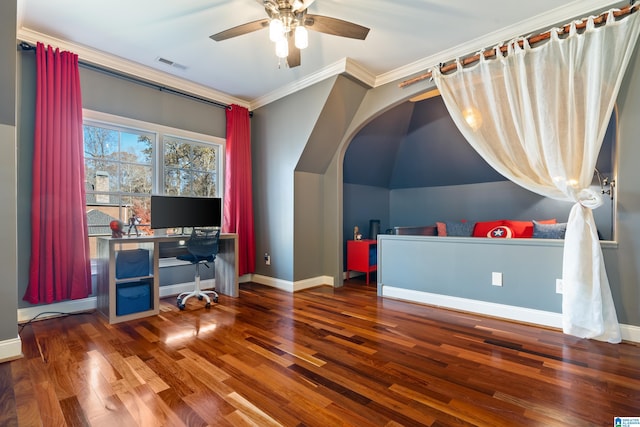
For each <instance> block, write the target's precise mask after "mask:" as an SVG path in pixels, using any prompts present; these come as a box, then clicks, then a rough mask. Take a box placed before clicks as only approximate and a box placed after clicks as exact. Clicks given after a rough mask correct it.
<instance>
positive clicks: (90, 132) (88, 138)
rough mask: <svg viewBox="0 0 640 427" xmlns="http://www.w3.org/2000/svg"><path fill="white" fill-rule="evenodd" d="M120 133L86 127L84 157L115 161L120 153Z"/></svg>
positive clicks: (95, 127)
mask: <svg viewBox="0 0 640 427" xmlns="http://www.w3.org/2000/svg"><path fill="white" fill-rule="evenodd" d="M118 133H119V132H118V131H116V130H112V129H105V128H102V127H97V126H90V125H84V157H85V158H90V159H91V158H93V159H95V158H97V159H109V158H111V159H115V158H116V157H117V153H118V150H119V149H118Z"/></svg>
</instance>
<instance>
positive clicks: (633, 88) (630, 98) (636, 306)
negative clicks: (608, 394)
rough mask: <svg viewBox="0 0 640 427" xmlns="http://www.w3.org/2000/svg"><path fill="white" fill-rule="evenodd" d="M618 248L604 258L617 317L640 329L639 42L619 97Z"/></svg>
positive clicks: (605, 253) (607, 253)
mask: <svg viewBox="0 0 640 427" xmlns="http://www.w3.org/2000/svg"><path fill="white" fill-rule="evenodd" d="M617 101H618V114H619V120H618V124H619V127H618V171H617V196H618V205H617V215H618V220H617V240H618V248H617V249H605V250H604V258H605V265H606V267H607V273H608V275H609V281H610V282H611V291H612V293H613V299H614V302H615V305H616V310H617V313H618V318H619V319H620V320H621V321H623V322H625V323H627V324H630V325H636V326H640V262H638V260H640V185H638V184H640V168H639V167H638V163H640V144H638V135H640V120H638V118H639V117H640V43H637V44H636V48H635V52H634V55H633V57H632V58H631V61H630V63H629V68H628V69H627V72H626V74H625V78H624V80H623V82H622V87H621V88H620V94H619V95H618V100H617Z"/></svg>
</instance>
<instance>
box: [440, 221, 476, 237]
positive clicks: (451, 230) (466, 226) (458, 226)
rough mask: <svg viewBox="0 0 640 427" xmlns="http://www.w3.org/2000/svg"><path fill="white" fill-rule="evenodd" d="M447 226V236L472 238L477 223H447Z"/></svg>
mask: <svg viewBox="0 0 640 427" xmlns="http://www.w3.org/2000/svg"><path fill="white" fill-rule="evenodd" d="M445 224H446V226H447V236H453V237H471V236H472V235H473V227H474V226H475V225H476V223H475V222H445Z"/></svg>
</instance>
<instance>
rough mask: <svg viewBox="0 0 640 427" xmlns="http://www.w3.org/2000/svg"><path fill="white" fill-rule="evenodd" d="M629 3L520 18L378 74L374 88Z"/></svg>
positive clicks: (596, 3)
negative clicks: (475, 37)
mask: <svg viewBox="0 0 640 427" xmlns="http://www.w3.org/2000/svg"><path fill="white" fill-rule="evenodd" d="M626 3H627V2H621V1H620V0H608V1H605V2H603V1H602V0H579V1H574V2H572V3H570V4H568V5H563V6H560V7H557V8H555V9H552V10H550V11H548V12H545V13H543V14H541V15H537V16H534V17H532V18H530V19H526V20H524V21H520V22H518V23H516V24H513V25H509V26H508V27H505V28H502V29H500V30H497V31H494V32H493V33H489V34H487V35H485V36H482V37H480V38H477V39H474V40H472V41H469V42H465V43H463V44H459V45H457V46H454V47H452V48H450V49H446V50H443V51H441V52H438V53H437V54H435V55H431V56H429V57H426V58H423V59H420V60H418V61H415V62H412V63H410V64H407V65H405V66H402V67H400V68H396V69H395V70H391V71H389V72H387V73H383V74H380V75H378V77H377V78H376V81H375V85H374V86H373V87H378V86H382V85H384V84H387V83H391V82H394V81H397V80H400V79H405V78H408V77H410V76H412V75H414V74H418V73H423V72H425V71H426V70H428V69H430V68H433V67H435V66H436V65H438V64H440V63H442V62H447V61H451V60H452V59H456V58H460V57H463V56H467V55H470V54H475V53H477V52H479V51H480V50H482V49H485V48H488V47H495V46H497V45H501V44H503V43H504V42H507V41H509V40H513V39H515V38H518V37H523V36H526V35H528V34H531V33H534V32H539V31H545V30H547V29H551V28H553V25H558V24H564V23H567V22H569V21H570V20H572V19H576V17H579V18H583V17H585V14H590V13H594V12H598V11H603V10H607V9H610V8H612V7H615V6H616V5H618V6H620V5H624V4H626Z"/></svg>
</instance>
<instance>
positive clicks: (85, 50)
mask: <svg viewBox="0 0 640 427" xmlns="http://www.w3.org/2000/svg"><path fill="white" fill-rule="evenodd" d="M17 39H18V40H21V41H24V42H27V43H31V44H34V45H35V44H36V43H37V42H41V43H44V44H49V45H51V46H55V47H58V48H60V49H64V50H69V51H71V52H73V53H75V54H77V55H78V57H79V58H80V59H81V60H82V61H84V62H87V63H90V64H93V65H97V66H100V67H104V68H107V69H110V70H114V71H117V72H119V73H123V74H127V75H131V76H135V77H136V78H139V79H142V80H147V81H149V82H152V83H155V84H158V85H161V86H167V87H170V88H173V89H177V90H180V91H183V92H185V93H188V94H192V95H194V96H197V97H200V98H205V99H209V100H212V101H215V102H218V103H221V104H236V105H240V106H242V107H245V108H249V102H248V101H247V100H245V99H240V98H235V97H232V96H229V95H227V94H225V93H222V92H219V91H216V90H213V89H211V88H210V87H207V86H203V85H200V84H197V83H193V82H190V81H188V80H186V79H183V78H180V77H176V76H173V75H171V74H168V73H164V72H162V71H158V70H155V69H153V68H151V67H147V66H146V65H142V64H138V63H136V62H133V61H130V60H127V59H124V58H121V57H119V56H115V55H111V54H109V53H106V52H102V51H99V50H96V49H93V48H89V47H87V46H83V45H80V44H76V43H72V42H69V41H66V40H62V39H58V38H56V37H52V36H49V35H47V34H43V33H39V32H37V31H33V30H31V29H29V28H24V27H21V28H19V29H18V31H17Z"/></svg>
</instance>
